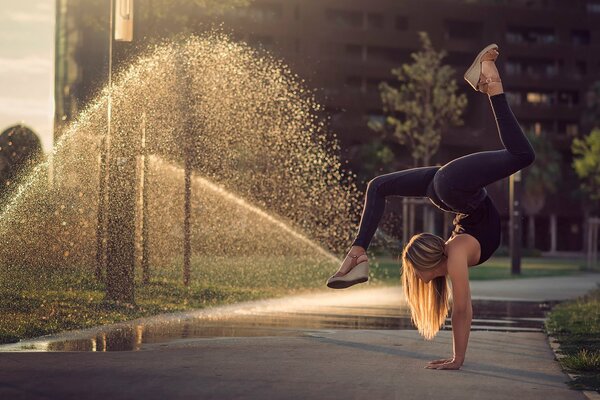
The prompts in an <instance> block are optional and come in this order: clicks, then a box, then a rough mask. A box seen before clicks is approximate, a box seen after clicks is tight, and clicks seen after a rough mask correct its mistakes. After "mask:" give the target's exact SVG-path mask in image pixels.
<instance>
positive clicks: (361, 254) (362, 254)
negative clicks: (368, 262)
mask: <svg viewBox="0 0 600 400" xmlns="http://www.w3.org/2000/svg"><path fill="white" fill-rule="evenodd" d="M364 255H367V253H360V254H359V255H356V256H353V255H352V254H348V257H351V258H358V257H360V256H364Z"/></svg>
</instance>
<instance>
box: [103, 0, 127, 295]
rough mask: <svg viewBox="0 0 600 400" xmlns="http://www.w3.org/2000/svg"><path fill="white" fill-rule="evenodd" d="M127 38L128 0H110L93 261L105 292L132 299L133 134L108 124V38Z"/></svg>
mask: <svg viewBox="0 0 600 400" xmlns="http://www.w3.org/2000/svg"><path fill="white" fill-rule="evenodd" d="M113 34H114V39H113ZM132 39H133V0H110V22H109V46H108V50H109V51H108V53H109V54H108V99H107V130H106V136H105V138H104V141H103V143H102V149H101V153H103V154H101V156H100V162H101V165H100V174H101V176H100V187H99V204H98V238H97V247H98V248H97V255H96V261H97V272H98V270H100V271H101V269H102V267H103V266H105V270H106V276H105V283H106V296H107V298H108V299H109V300H117V301H125V302H130V303H133V302H134V276H133V275H134V274H133V269H134V264H135V258H134V256H135V204H136V203H135V200H136V196H135V179H136V176H135V166H136V165H135V164H136V158H135V149H136V146H134V145H133V143H134V137H135V135H134V133H132V132H125V131H119V132H118V135H114V136H113V132H112V131H111V125H112V118H113V111H114V110H113V109H112V64H113V40H116V41H122V42H129V41H131V40H132ZM118 111H122V110H118Z"/></svg>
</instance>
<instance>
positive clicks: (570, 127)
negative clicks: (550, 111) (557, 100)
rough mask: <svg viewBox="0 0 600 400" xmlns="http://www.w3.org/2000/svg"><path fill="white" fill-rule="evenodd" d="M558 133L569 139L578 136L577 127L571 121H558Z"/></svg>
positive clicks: (575, 123)
mask: <svg viewBox="0 0 600 400" xmlns="http://www.w3.org/2000/svg"><path fill="white" fill-rule="evenodd" d="M558 132H559V133H562V134H565V135H566V136H569V137H576V136H577V135H578V134H579V125H578V124H577V122H573V121H558Z"/></svg>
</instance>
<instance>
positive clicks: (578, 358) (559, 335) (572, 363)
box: [546, 288, 600, 392]
mask: <svg viewBox="0 0 600 400" xmlns="http://www.w3.org/2000/svg"><path fill="white" fill-rule="evenodd" d="M546 330H547V332H548V333H549V334H551V335H553V336H554V337H556V339H557V340H558V342H559V343H560V353H562V354H563V355H565V357H564V358H561V359H560V360H559V361H560V363H561V364H562V366H563V368H565V369H566V370H567V371H569V372H571V373H573V374H575V375H578V376H577V378H576V379H575V380H574V381H573V382H570V385H571V386H572V387H573V388H575V389H586V390H596V391H598V392H600V288H598V289H595V290H593V291H591V292H590V293H588V294H587V295H585V296H582V297H580V298H578V299H576V300H573V301H567V302H564V303H560V304H557V305H556V306H555V307H554V308H553V309H552V311H551V313H550V315H549V316H548V319H547V320H546Z"/></svg>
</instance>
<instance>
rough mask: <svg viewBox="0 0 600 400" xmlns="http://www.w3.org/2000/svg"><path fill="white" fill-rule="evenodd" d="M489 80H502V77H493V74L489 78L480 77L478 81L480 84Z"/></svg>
mask: <svg viewBox="0 0 600 400" xmlns="http://www.w3.org/2000/svg"><path fill="white" fill-rule="evenodd" d="M490 82H502V79H500V77H495V76H491V77H489V78H485V79H480V80H479V83H480V84H487V83H490Z"/></svg>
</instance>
